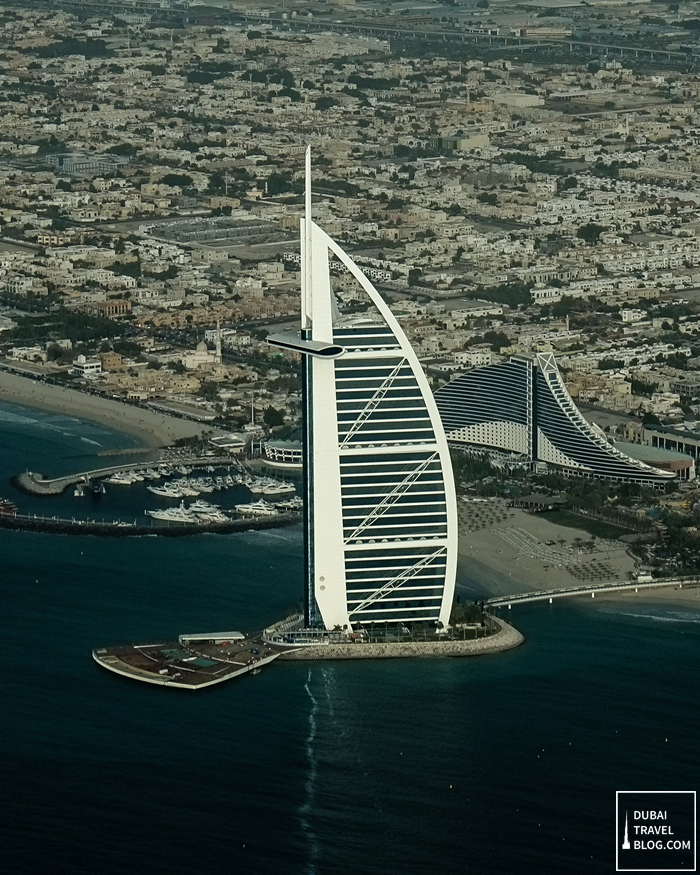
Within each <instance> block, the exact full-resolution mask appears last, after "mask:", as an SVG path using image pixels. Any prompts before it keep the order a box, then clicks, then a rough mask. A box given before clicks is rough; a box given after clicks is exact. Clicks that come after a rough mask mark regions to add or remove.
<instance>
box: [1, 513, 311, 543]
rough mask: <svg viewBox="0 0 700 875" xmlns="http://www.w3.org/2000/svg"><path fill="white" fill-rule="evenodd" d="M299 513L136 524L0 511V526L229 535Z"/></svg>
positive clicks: (285, 521) (281, 522)
mask: <svg viewBox="0 0 700 875" xmlns="http://www.w3.org/2000/svg"><path fill="white" fill-rule="evenodd" d="M300 517H301V514H299V513H294V512H291V511H290V512H288V513H279V514H275V516H269V517H240V518H239V519H231V520H227V521H226V522H222V523H173V524H172V525H139V524H138V523H136V522H134V523H127V522H122V521H121V520H113V521H108V520H90V519H87V520H79V519H75V518H72V519H62V518H61V517H55V516H51V517H49V516H41V515H40V514H21V513H0V529H14V530H16V531H25V532H46V533H47V534H58V535H100V536H107V537H118V538H124V537H129V536H131V537H139V536H144V535H160V536H164V537H171V538H172V537H182V536H183V535H202V534H204V533H206V532H209V533H215V534H219V535H229V534H231V533H233V532H248V531H251V530H252V529H272V528H277V527H279V526H291V525H294V523H298V522H299V519H300Z"/></svg>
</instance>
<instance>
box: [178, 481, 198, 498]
mask: <svg viewBox="0 0 700 875" xmlns="http://www.w3.org/2000/svg"><path fill="white" fill-rule="evenodd" d="M172 485H173V486H175V487H176V488H177V489H179V490H180V492H182V494H183V495H186V496H187V497H188V498H189V497H194V496H195V495H199V489H197V488H196V487H195V486H193V484H192V482H191V481H190V480H184V479H182V480H173V482H172Z"/></svg>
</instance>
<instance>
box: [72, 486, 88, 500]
mask: <svg viewBox="0 0 700 875" xmlns="http://www.w3.org/2000/svg"><path fill="white" fill-rule="evenodd" d="M73 495H75V497H76V498H82V497H83V496H84V495H85V490H84V489H83V484H82V483H78V484H77V486H76V487H75V489H74V490H73Z"/></svg>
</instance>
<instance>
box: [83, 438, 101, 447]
mask: <svg viewBox="0 0 700 875" xmlns="http://www.w3.org/2000/svg"><path fill="white" fill-rule="evenodd" d="M80 440H81V441H85V443H86V444H92V445H93V446H95V447H101V446H102V444H101V443H100V442H99V441H91V440H90V438H86V437H81V438H80Z"/></svg>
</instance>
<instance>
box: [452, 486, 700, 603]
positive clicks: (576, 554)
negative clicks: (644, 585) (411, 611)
mask: <svg viewBox="0 0 700 875" xmlns="http://www.w3.org/2000/svg"><path fill="white" fill-rule="evenodd" d="M459 566H460V571H461V573H462V574H464V575H466V576H467V577H469V578H470V579H471V580H473V581H478V584H475V585H478V587H479V588H480V590H481V591H480V593H479V594H480V595H483V596H498V595H509V594H514V593H520V592H528V591H533V590H539V589H549V588H554V587H566V586H576V585H577V584H580V583H585V582H589V581H590V582H591V583H606V582H611V583H612V582H620V581H623V580H629V578H630V574H631V572H633V571H634V568H635V560H634V557H633V556H632V555H631V554H630V553H629V552H628V549H627V545H626V544H624V543H622V542H619V541H610V540H606V539H603V538H596V539H595V540H593V541H591V536H590V534H589V533H588V532H586V531H584V530H583V529H572V528H569V527H568V526H560V525H556V524H555V523H552V522H550V521H549V520H548V519H547V518H546V516H545V515H543V514H534V513H526V512H525V511H523V510H519V509H518V508H509V507H507V504H506V501H505V500H504V499H500V498H495V499H488V500H487V501H476V502H471V501H470V502H460V503H459ZM460 576H461V575H460ZM582 598H583V597H582ZM603 599H604V600H605V601H614V602H625V603H630V602H632V601H636V602H639V603H640V604H641V603H647V604H648V603H649V602H655V603H662V602H666V603H668V602H672V603H673V604H677V605H678V606H679V607H680V606H682V607H691V608H694V609H700V586H698V587H688V586H685V587H682V588H679V587H675V586H669V587H663V588H657V589H640V590H639V591H638V592H635V591H634V590H627V591H625V592H624V593H622V592H618V593H610V594H604V593H599V594H597V595H596V601H599V600H603Z"/></svg>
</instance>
